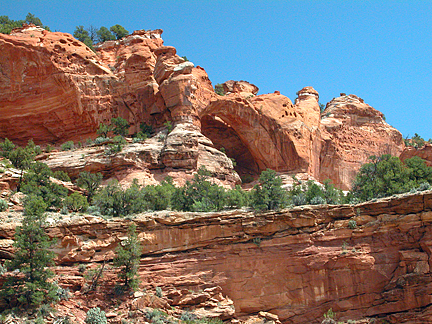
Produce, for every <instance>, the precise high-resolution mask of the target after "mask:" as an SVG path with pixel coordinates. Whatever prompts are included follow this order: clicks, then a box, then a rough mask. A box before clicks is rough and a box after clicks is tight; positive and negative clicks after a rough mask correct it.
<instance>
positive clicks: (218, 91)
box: [214, 83, 225, 96]
mask: <svg viewBox="0 0 432 324" xmlns="http://www.w3.org/2000/svg"><path fill="white" fill-rule="evenodd" d="M214 90H215V92H216V94H218V95H219V96H225V90H224V87H223V85H222V84H220V83H218V84H216V85H215V87H214Z"/></svg>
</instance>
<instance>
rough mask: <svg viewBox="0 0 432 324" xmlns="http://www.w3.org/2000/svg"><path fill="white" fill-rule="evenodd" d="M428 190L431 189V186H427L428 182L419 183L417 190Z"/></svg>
mask: <svg viewBox="0 0 432 324" xmlns="http://www.w3.org/2000/svg"><path fill="white" fill-rule="evenodd" d="M430 188H431V185H430V184H429V182H422V183H420V185H419V187H418V190H419V191H424V190H429V189H430Z"/></svg>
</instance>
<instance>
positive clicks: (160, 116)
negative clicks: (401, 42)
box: [0, 26, 403, 189]
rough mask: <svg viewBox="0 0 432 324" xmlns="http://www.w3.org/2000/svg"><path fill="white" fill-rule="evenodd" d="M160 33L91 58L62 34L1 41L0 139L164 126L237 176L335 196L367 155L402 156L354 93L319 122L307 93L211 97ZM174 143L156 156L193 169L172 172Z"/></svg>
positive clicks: (393, 137) (32, 33) (249, 90)
mask: <svg viewBox="0 0 432 324" xmlns="http://www.w3.org/2000/svg"><path fill="white" fill-rule="evenodd" d="M161 34H162V30H155V31H143V30H141V31H135V32H134V33H133V34H132V35H129V36H127V37H125V38H123V39H121V40H117V41H109V42H105V43H103V44H99V45H96V46H95V48H96V51H97V54H95V53H94V52H93V51H91V50H90V49H89V48H87V47H86V46H85V45H84V44H83V43H81V42H79V41H77V40H75V39H74V38H73V37H72V36H71V35H69V34H65V33H51V32H48V31H45V30H43V29H41V28H39V27H34V26H33V27H32V26H30V27H29V26H27V27H25V28H21V29H17V30H14V32H13V33H12V34H11V35H0V50H1V53H2V55H1V57H0V64H1V69H2V73H1V75H0V138H5V137H8V138H9V139H12V140H14V141H16V142H18V143H21V144H22V143H25V142H26V141H27V140H29V139H31V138H33V139H34V140H35V141H36V142H37V143H47V142H60V141H62V142H64V141H66V140H70V139H71V140H83V139H85V138H88V137H95V136H96V134H95V132H96V129H97V127H98V125H99V123H101V122H105V123H106V122H109V120H110V119H111V118H112V117H118V116H120V117H123V118H125V119H127V120H128V121H129V123H130V124H131V128H130V132H131V133H134V132H136V131H138V130H139V127H140V124H141V123H146V124H149V125H152V126H153V127H154V129H156V130H157V131H160V130H161V129H162V127H163V124H164V123H165V122H167V121H170V122H171V123H172V125H173V126H175V125H177V124H182V125H186V124H187V125H189V126H187V127H189V128H190V127H195V129H196V131H198V132H201V133H202V134H204V135H205V136H206V137H207V138H209V139H210V140H211V141H213V144H209V145H207V146H208V147H211V146H212V145H213V148H216V149H220V148H222V147H223V148H224V149H225V151H226V153H227V155H228V156H229V157H231V158H233V159H234V160H235V161H236V163H237V166H236V170H237V171H238V173H240V174H241V175H242V176H244V177H249V178H250V177H255V178H256V177H257V175H258V174H259V173H260V172H261V171H262V170H265V169H266V168H271V169H274V170H276V171H278V172H282V173H287V174H294V173H309V174H310V175H311V176H312V177H314V178H315V179H317V180H320V181H323V180H325V179H327V178H329V179H331V180H332V181H333V182H334V183H335V184H336V185H337V186H338V187H340V188H342V189H348V188H349V187H350V185H351V181H352V179H353V176H354V174H355V173H356V171H357V170H358V169H359V168H360V166H361V164H362V163H364V162H366V161H367V158H368V156H370V155H381V154H384V153H390V154H394V155H399V154H400V152H401V151H402V149H403V143H402V136H401V134H400V133H399V132H398V131H397V130H395V129H394V128H392V127H391V126H389V125H388V124H387V123H385V121H384V120H383V115H382V114H381V113H380V112H378V111H376V110H375V109H373V108H372V107H370V106H369V105H367V104H365V103H364V102H363V100H362V99H360V98H358V97H356V96H354V95H349V96H346V95H343V96H341V97H339V98H335V99H333V100H332V101H331V102H330V103H328V104H327V108H326V110H325V112H324V113H323V114H320V107H319V104H318V102H319V95H318V92H317V91H316V90H315V89H313V88H312V87H305V88H303V89H302V90H300V91H299V92H298V93H297V95H298V97H297V98H296V100H295V103H294V104H293V103H292V102H291V100H290V99H289V98H287V97H285V96H283V95H281V94H280V93H279V92H278V91H276V92H275V93H272V94H265V95H257V93H258V88H257V87H256V86H255V85H253V84H250V83H248V82H246V81H232V80H231V81H227V82H226V83H224V84H223V88H224V91H225V96H219V95H217V94H216V93H215V92H214V90H213V87H212V84H211V82H210V80H209V78H208V75H207V73H206V72H205V70H204V69H203V68H201V67H195V66H194V64H193V63H192V62H189V61H186V60H185V59H183V58H181V57H179V56H178V55H177V54H176V49H175V48H174V47H171V46H164V44H163V40H162V38H161ZM182 127H183V128H184V127H186V126H182ZM171 139H172V140H174V136H173V137H172V138H171ZM175 141H176V142H177V144H174V143H173V145H170V144H169V143H168V144H169V145H168V146H169V147H167V150H166V151H165V152H164V153H162V160H163V163H164V164H165V165H170V166H171V167H173V168H177V169H182V168H183V167H184V163H186V164H187V165H188V166H190V165H199V164H200V162H199V161H198V158H197V156H198V155H196V154H195V155H194V154H192V155H190V156H189V157H186V156H183V158H181V159H180V160H182V161H187V162H182V163H183V164H182V163H180V164H179V163H178V161H179V159H178V158H177V157H178V155H181V154H182V153H181V152H175V150H176V148H180V149H182V147H183V146H184V145H179V144H178V142H179V141H180V142H181V141H184V142H185V143H186V144H185V145H186V146H187V145H189V144H187V142H188V141H189V139H187V138H181V137H177V138H176V140H175ZM208 142H209V143H210V141H208ZM193 159H194V161H192V160H193ZM169 160H173V161H171V162H170V161H169ZM233 176H234V177H235V175H233Z"/></svg>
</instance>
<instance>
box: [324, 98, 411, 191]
mask: <svg viewBox="0 0 432 324" xmlns="http://www.w3.org/2000/svg"><path fill="white" fill-rule="evenodd" d="M383 117H384V115H383V114H382V113H381V112H379V111H378V110H376V109H374V108H372V107H371V106H369V105H368V104H366V103H365V102H364V101H363V99H361V98H359V97H357V96H355V95H348V96H347V95H342V96H341V97H338V98H334V99H333V100H332V101H330V102H329V103H328V104H327V106H326V109H325V110H324V112H323V114H322V119H321V125H322V128H323V130H324V132H322V137H323V144H322V145H323V147H322V150H321V153H320V171H319V177H318V179H319V180H320V181H324V180H325V179H327V178H329V179H331V180H333V182H334V183H335V185H336V186H338V187H340V188H343V189H348V188H349V187H350V185H351V181H352V179H353V178H354V176H355V174H356V172H357V171H358V169H359V167H360V165H361V164H363V163H365V162H367V161H368V157H369V156H371V155H376V156H380V155H383V154H391V155H393V156H399V155H400V154H401V153H402V151H403V149H404V147H405V145H404V143H403V139H402V134H401V133H400V132H399V131H398V130H396V129H395V128H393V127H391V126H390V125H389V124H387V123H386V122H385V120H384V118H383Z"/></svg>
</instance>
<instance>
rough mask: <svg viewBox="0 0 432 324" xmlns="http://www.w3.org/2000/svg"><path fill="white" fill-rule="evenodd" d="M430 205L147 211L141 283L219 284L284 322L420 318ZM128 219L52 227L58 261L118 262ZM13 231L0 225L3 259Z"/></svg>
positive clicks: (426, 297) (412, 201) (142, 222)
mask: <svg viewBox="0 0 432 324" xmlns="http://www.w3.org/2000/svg"><path fill="white" fill-rule="evenodd" d="M431 209H432V193H431V192H426V193H422V194H416V195H407V196H401V197H398V198H388V199H383V200H380V201H377V202H369V203H364V204H360V205H356V206H349V205H342V206H325V207H324V206H323V207H303V208H295V209H292V210H282V211H279V212H269V213H263V214H257V215H255V214H254V213H252V212H247V211H229V212H221V213H201V214H194V213H176V212H170V211H164V212H158V213H152V214H143V215H140V216H138V217H137V218H136V219H134V220H133V221H134V222H135V223H136V225H137V228H138V233H139V239H140V241H141V243H142V246H143V250H142V259H141V262H140V270H139V273H140V277H141V281H142V283H141V288H146V287H154V286H160V287H162V288H163V289H164V290H169V289H173V288H174V287H175V288H176V289H193V290H195V291H197V290H199V289H204V288H208V287H213V286H221V287H222V289H223V292H224V294H226V295H228V296H229V297H230V298H231V299H232V300H233V301H234V306H235V310H236V314H237V315H245V314H251V313H256V312H258V311H263V310H264V311H269V312H271V313H274V314H277V315H278V316H279V318H280V319H281V320H282V321H283V322H286V323H305V322H309V323H319V322H320V321H321V319H322V314H323V313H325V312H327V310H328V309H329V308H332V309H333V311H335V312H336V314H337V318H338V319H340V320H347V319H359V318H362V317H365V316H367V317H383V316H384V317H386V318H387V319H388V320H390V321H391V322H392V323H396V322H397V323H403V322H406V323H412V319H413V318H415V320H416V321H417V322H422V321H423V320H426V319H427V318H428V316H430V313H431V311H432V310H431V309H430V307H429V305H430V304H431V302H432V297H431V296H432V276H431V272H430V269H431V266H432V259H431V252H432V211H431ZM130 222H131V221H130V220H117V221H104V220H102V219H100V218H97V217H91V216H85V217H82V218H81V219H80V218H75V221H63V222H61V223H59V224H57V225H56V226H53V227H50V228H49V229H48V232H49V235H50V236H52V237H57V238H58V244H57V247H56V248H55V252H56V253H57V254H58V260H57V263H58V264H61V265H68V264H70V265H72V264H76V263H79V262H86V263H90V262H101V261H102V260H104V259H108V260H109V259H112V257H113V256H114V250H115V247H116V246H117V244H118V243H119V242H120V241H121V240H122V239H123V238H124V237H125V235H126V230H127V227H128V224H129V223H130ZM13 232H14V227H13V226H12V225H8V224H3V225H1V227H0V237H1V238H2V240H1V241H0V244H1V249H0V255H2V256H3V257H4V256H8V255H10V252H11V249H10V244H11V238H12V237H13ZM64 280H66V279H64ZM410 321H411V322H410ZM426 321H427V320H426Z"/></svg>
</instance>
